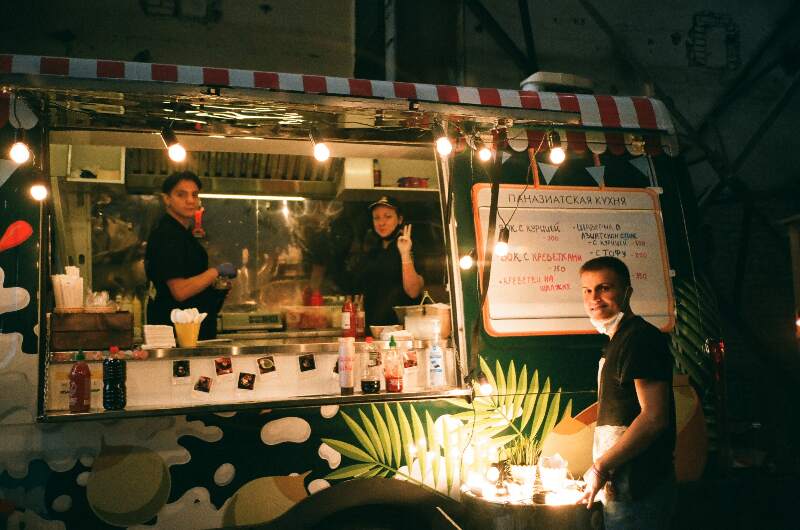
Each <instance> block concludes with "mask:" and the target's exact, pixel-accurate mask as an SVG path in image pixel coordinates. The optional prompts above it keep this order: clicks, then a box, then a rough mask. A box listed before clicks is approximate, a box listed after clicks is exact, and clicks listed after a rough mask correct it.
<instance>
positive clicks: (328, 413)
mask: <svg viewBox="0 0 800 530" xmlns="http://www.w3.org/2000/svg"><path fill="white" fill-rule="evenodd" d="M337 412H339V405H323V406H321V407H320V408H319V413H320V415H322V417H323V418H325V419H326V420H329V419H331V418H333V417H334V416H336V413H337Z"/></svg>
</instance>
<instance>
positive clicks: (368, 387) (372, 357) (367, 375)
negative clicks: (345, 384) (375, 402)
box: [361, 337, 381, 394]
mask: <svg viewBox="0 0 800 530" xmlns="http://www.w3.org/2000/svg"><path fill="white" fill-rule="evenodd" d="M366 342H367V348H366V352H365V353H364V363H363V365H362V366H363V368H362V370H361V392H363V393H364V394H377V393H378V392H380V390H381V355H380V353H379V352H378V348H377V347H376V346H375V343H374V342H372V337H367V338H366Z"/></svg>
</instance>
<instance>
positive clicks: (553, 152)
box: [550, 147, 567, 165]
mask: <svg viewBox="0 0 800 530" xmlns="http://www.w3.org/2000/svg"><path fill="white" fill-rule="evenodd" d="M566 158H567V154H566V153H565V152H564V148H562V147H554V148H552V149H550V162H552V163H553V164H555V165H559V164H560V163H561V162H563V161H564V159H566Z"/></svg>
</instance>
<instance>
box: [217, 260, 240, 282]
mask: <svg viewBox="0 0 800 530" xmlns="http://www.w3.org/2000/svg"><path fill="white" fill-rule="evenodd" d="M217 272H219V275H220V276H222V277H223V278H228V279H231V278H236V267H234V266H233V263H231V262H229V261H226V262H225V263H220V264H219V265H217Z"/></svg>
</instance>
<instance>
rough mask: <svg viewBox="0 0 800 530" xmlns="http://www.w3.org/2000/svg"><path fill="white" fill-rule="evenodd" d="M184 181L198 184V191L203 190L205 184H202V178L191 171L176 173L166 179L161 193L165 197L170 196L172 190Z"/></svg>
mask: <svg viewBox="0 0 800 530" xmlns="http://www.w3.org/2000/svg"><path fill="white" fill-rule="evenodd" d="M182 180H191V181H192V182H194V183H195V184H197V189H199V190H202V189H203V183H202V182H200V177H198V176H197V175H195V174H194V173H192V172H191V171H176V172H175V173H173V174H172V175H170V176H168V177H167V178H165V179H164V183H163V184H162V185H161V191H162V193H164V195H169V194H170V193H172V190H173V189H174V188H175V186H177V185H178V182H180V181H182Z"/></svg>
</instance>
